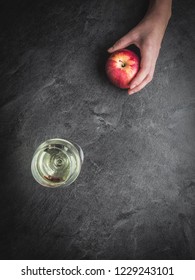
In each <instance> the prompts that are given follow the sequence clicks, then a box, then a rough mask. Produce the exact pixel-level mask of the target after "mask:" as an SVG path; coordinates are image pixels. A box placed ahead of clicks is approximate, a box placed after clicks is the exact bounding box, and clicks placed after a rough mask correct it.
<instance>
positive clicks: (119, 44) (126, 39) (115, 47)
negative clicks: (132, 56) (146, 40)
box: [108, 32, 134, 53]
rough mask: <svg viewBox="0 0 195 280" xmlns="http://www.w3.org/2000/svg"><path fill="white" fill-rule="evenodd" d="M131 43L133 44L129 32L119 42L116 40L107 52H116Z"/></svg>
mask: <svg viewBox="0 0 195 280" xmlns="http://www.w3.org/2000/svg"><path fill="white" fill-rule="evenodd" d="M133 43H134V37H133V35H132V34H131V32H129V33H127V34H126V35H125V36H124V37H122V38H121V39H120V40H118V41H117V42H116V43H115V44H114V45H113V46H112V47H111V48H109V49H108V52H110V53H112V52H115V51H117V50H120V49H124V48H126V47H128V46H129V45H131V44H133Z"/></svg>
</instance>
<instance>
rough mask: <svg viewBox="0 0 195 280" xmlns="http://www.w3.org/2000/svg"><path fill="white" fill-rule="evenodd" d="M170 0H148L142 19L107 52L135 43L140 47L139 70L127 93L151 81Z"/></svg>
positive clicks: (170, 4) (168, 12)
mask: <svg viewBox="0 0 195 280" xmlns="http://www.w3.org/2000/svg"><path fill="white" fill-rule="evenodd" d="M171 6H172V0H150V3H149V7H148V11H147V13H146V15H145V16H144V18H143V19H142V21H141V22H140V23H139V24H138V25H137V26H136V27H134V28H133V29H132V30H130V31H129V32H128V33H127V34H126V35H125V36H123V37H122V38H121V39H120V40H118V41H117V42H116V43H115V44H114V45H113V46H112V47H111V48H109V49H108V52H109V53H113V52H114V51H116V50H120V49H123V48H126V47H128V46H129V45H132V44H134V45H136V46H137V47H138V48H139V49H140V53H141V62H140V70H139V72H138V73H137V75H136V76H135V78H134V79H133V80H132V81H131V83H130V85H129V89H128V94H133V93H136V92H138V91H140V90H141V89H143V88H144V87H145V86H146V85H147V84H148V83H149V82H151V81H152V79H153V75H154V71H155V66H156V61H157V58H158V55H159V52H160V48H161V43H162V40H163V37H164V34H165V31H166V27H167V24H168V22H169V19H170V17H171Z"/></svg>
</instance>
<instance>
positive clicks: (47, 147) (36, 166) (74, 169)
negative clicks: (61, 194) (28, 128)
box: [31, 138, 84, 188]
mask: <svg viewBox="0 0 195 280" xmlns="http://www.w3.org/2000/svg"><path fill="white" fill-rule="evenodd" d="M83 159H84V154H83V151H82V149H81V148H80V147H79V146H78V145H77V144H73V143H71V142H69V141H67V140H64V139H59V138H55V139H49V140H47V141H45V142H44V143H42V144H41V145H40V146H39V147H38V148H37V150H36V151H35V153H34V155H33V159H32V163H31V171H32V175H33V177H34V178H35V180H36V181H37V182H38V183H39V184H40V185H42V186H45V187H52V188H56V187H59V186H62V185H64V186H68V185H70V184H71V183H73V182H74V181H75V180H76V178H77V177H78V176H79V173H80V171H81V166H82V163H83Z"/></svg>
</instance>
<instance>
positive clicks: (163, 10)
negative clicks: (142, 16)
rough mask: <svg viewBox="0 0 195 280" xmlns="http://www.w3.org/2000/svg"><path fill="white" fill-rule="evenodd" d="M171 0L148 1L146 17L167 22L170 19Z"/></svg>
mask: <svg viewBox="0 0 195 280" xmlns="http://www.w3.org/2000/svg"><path fill="white" fill-rule="evenodd" d="M171 10H172V0H150V3H149V7H148V11H147V15H148V14H150V15H155V16H156V17H160V18H164V20H166V21H169V19H170V17H171Z"/></svg>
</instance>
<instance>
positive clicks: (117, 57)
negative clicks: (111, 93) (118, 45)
mask: <svg viewBox="0 0 195 280" xmlns="http://www.w3.org/2000/svg"><path fill="white" fill-rule="evenodd" d="M139 64H140V59H139V57H138V56H137V55H136V54H135V53H134V52H132V51H130V50H127V49H121V50H118V51H115V52H113V53H112V54H111V55H110V57H109V58H108V60H107V62H106V74H107V76H108V78H109V80H110V81H111V83H112V84H114V85H115V86H116V87H119V88H129V84H130V82H131V80H132V79H133V78H134V77H135V75H136V74H137V72H138V70H139Z"/></svg>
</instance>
